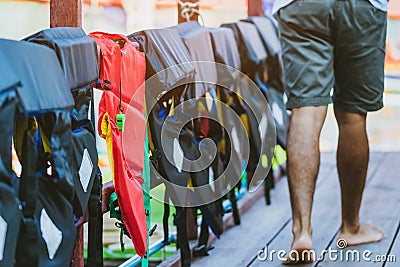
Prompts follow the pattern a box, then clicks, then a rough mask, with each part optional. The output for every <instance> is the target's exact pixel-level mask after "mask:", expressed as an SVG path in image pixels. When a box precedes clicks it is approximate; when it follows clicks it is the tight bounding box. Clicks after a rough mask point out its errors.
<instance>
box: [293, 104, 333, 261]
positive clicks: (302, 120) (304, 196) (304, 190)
mask: <svg viewBox="0 0 400 267" xmlns="http://www.w3.org/2000/svg"><path fill="white" fill-rule="evenodd" d="M326 112H327V106H318V107H301V108H295V109H292V116H291V121H290V130H289V136H288V142H287V153H288V181H289V190H290V201H291V205H292V214H293V228H292V230H293V242H292V246H291V251H290V252H289V254H288V256H289V257H290V255H291V254H293V253H294V251H297V253H299V255H301V253H302V251H304V250H311V249H312V239H311V235H312V228H311V222H310V219H311V209H312V203H313V196H314V189H315V183H316V179H317V175H318V170H319V163H320V151H319V136H320V133H321V129H322V126H323V123H324V121H325V117H326ZM292 256H293V255H292ZM289 257H288V259H287V261H295V260H293V259H290V258H289ZM293 258H295V257H293ZM301 260H303V261H312V260H313V259H301Z"/></svg>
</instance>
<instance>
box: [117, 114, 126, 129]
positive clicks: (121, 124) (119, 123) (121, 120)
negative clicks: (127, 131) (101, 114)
mask: <svg viewBox="0 0 400 267" xmlns="http://www.w3.org/2000/svg"><path fill="white" fill-rule="evenodd" d="M116 123H117V127H118V130H120V131H121V132H123V131H124V126H125V114H122V113H119V114H117V116H116Z"/></svg>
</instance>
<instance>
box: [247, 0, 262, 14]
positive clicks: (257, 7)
mask: <svg viewBox="0 0 400 267" xmlns="http://www.w3.org/2000/svg"><path fill="white" fill-rule="evenodd" d="M247 8H248V9H247V15H248V16H249V17H251V16H264V11H263V6H262V0H247Z"/></svg>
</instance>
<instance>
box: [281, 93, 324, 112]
mask: <svg viewBox="0 0 400 267" xmlns="http://www.w3.org/2000/svg"><path fill="white" fill-rule="evenodd" d="M331 103H332V98H331V97H330V96H328V97H306V98H302V97H295V98H289V101H288V102H287V103H286V109H289V110H291V109H293V108H301V107H309V106H311V107H317V106H327V105H329V104H331Z"/></svg>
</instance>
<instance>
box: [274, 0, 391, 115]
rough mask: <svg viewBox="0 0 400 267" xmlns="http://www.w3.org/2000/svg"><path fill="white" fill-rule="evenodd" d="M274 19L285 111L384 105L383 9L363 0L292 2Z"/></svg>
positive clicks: (360, 110) (352, 109)
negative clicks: (278, 42) (282, 68)
mask: <svg viewBox="0 0 400 267" xmlns="http://www.w3.org/2000/svg"><path fill="white" fill-rule="evenodd" d="M278 23H279V28H280V32H281V45H282V57H283V64H284V70H285V80H286V87H287V96H288V102H287V104H286V106H287V108H288V109H292V108H298V107H303V106H324V105H328V104H330V103H332V102H333V103H334V105H335V107H338V108H340V109H343V110H344V111H348V112H355V113H366V112H368V111H375V110H378V109H380V108H382V107H383V101H382V97H383V89H384V60H385V42H386V24H387V14H386V12H383V11H381V10H379V9H377V8H375V7H374V6H373V5H372V4H370V2H369V1H368V0H296V1H294V2H292V3H291V4H290V5H288V6H286V7H284V8H282V9H281V10H279V12H278ZM332 89H333V94H332V93H331V91H332Z"/></svg>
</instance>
